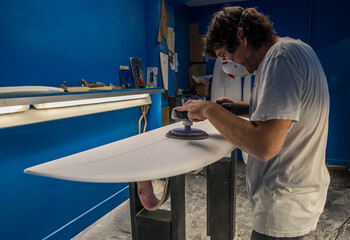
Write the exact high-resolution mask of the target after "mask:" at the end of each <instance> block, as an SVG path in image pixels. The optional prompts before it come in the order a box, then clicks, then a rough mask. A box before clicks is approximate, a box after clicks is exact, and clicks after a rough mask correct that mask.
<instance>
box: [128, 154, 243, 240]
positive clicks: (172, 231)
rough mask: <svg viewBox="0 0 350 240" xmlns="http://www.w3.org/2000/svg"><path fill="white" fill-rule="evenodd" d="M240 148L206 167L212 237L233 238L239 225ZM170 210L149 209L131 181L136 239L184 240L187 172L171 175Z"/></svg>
mask: <svg viewBox="0 0 350 240" xmlns="http://www.w3.org/2000/svg"><path fill="white" fill-rule="evenodd" d="M236 163H237V149H235V150H234V151H232V153H231V157H230V158H229V157H226V158H222V159H221V160H219V161H217V162H215V163H213V164H211V165H209V166H208V167H207V235H208V236H210V237H211V240H227V239H230V240H231V239H233V238H234V236H235V224H236V207H235V206H236ZM169 184H170V198H171V210H170V211H168V210H163V209H158V210H156V211H152V212H151V211H147V210H146V209H144V208H143V206H142V204H141V201H140V199H139V197H138V194H137V183H136V182H133V183H129V193H130V214H131V230H132V239H133V240H185V239H186V228H185V174H182V175H178V176H175V177H171V178H170V179H169Z"/></svg>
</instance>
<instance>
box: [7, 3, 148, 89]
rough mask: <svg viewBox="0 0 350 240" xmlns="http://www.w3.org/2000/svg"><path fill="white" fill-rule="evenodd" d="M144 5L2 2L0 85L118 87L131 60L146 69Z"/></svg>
mask: <svg viewBox="0 0 350 240" xmlns="http://www.w3.org/2000/svg"><path fill="white" fill-rule="evenodd" d="M145 6H146V5H145V2H144V1H141V0H134V1H128V2H127V3H125V2H123V1H113V0H105V1H103V2H101V1H97V0H89V1H84V0H77V1H69V0H62V1H44V0H33V1H23V0H14V1H0V19H1V21H0V31H1V38H0V52H1V55H0V73H1V81H0V86H22V85H41V86H56V87H59V86H60V85H61V83H62V82H63V81H67V85H68V86H79V85H81V82H80V80H81V79H82V78H85V79H86V80H87V81H88V82H97V81H100V82H104V83H105V84H109V83H113V84H114V85H119V65H129V64H130V63H129V62H130V60H129V58H130V57H138V58H141V59H142V63H143V67H145V66H147V57H146V54H147V52H146V42H145V40H144V39H145V36H146V24H145V21H144V20H145V11H144V9H145Z"/></svg>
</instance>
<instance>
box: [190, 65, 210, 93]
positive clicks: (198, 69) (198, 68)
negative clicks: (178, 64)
mask: <svg viewBox="0 0 350 240" xmlns="http://www.w3.org/2000/svg"><path fill="white" fill-rule="evenodd" d="M205 71H206V63H205V62H204V63H196V64H192V65H191V66H190V68H189V69H188V77H189V83H190V88H191V89H193V88H195V87H196V82H195V81H194V80H193V79H192V76H193V75H194V76H195V77H199V76H204V75H205Z"/></svg>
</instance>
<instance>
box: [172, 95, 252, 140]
mask: <svg viewBox="0 0 350 240" xmlns="http://www.w3.org/2000/svg"><path fill="white" fill-rule="evenodd" d="M220 105H221V106H222V107H224V108H225V109H226V110H228V111H230V112H232V113H234V114H236V115H238V116H241V115H248V114H249V105H245V104H240V103H227V102H225V103H221V104H220ZM171 118H172V119H174V120H175V121H182V122H183V124H184V127H183V128H174V129H172V130H170V131H169V132H167V134H166V135H165V136H167V137H169V138H177V139H184V140H198V139H206V138H208V137H209V135H208V134H207V133H206V132H205V131H203V130H201V129H198V128H192V127H191V126H192V124H193V123H192V122H191V121H190V120H189V119H188V115H187V111H183V112H180V111H178V110H176V108H174V109H173V111H172V112H171Z"/></svg>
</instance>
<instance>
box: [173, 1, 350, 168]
mask: <svg viewBox="0 0 350 240" xmlns="http://www.w3.org/2000/svg"><path fill="white" fill-rule="evenodd" d="M349 4H350V3H349V2H348V1H342V0H336V1H335V2H332V4H330V3H329V1H325V0H308V1H304V0H296V1H295V0H293V1H274V0H263V1H240V2H238V3H232V4H226V5H232V6H237V5H238V6H241V7H244V8H247V7H257V8H258V10H259V11H261V12H262V13H264V14H266V15H269V16H270V20H271V21H272V22H273V23H274V28H275V30H276V32H277V35H279V36H282V37H283V36H289V37H292V38H296V39H301V40H302V41H304V42H306V43H308V44H310V45H311V46H312V47H313V48H314V49H315V51H316V53H317V54H318V56H319V58H320V61H321V62H322V65H323V67H324V70H325V72H326V74H327V76H328V81H329V91H330V97H331V110H330V126H329V137H328V146H327V163H328V164H330V165H342V166H347V167H348V166H349V159H350V148H349V147H348V146H347V142H348V139H349V137H350V127H349V126H348V125H347V124H344V123H343V122H344V119H347V117H349V114H350V113H349V111H345V110H344V109H349V107H350V100H349V94H350V91H349V89H350V83H349V81H348V80H349V74H348V72H347V69H348V67H347V60H348V59H349V53H350V40H349V36H350V29H349V28H346V27H344V26H345V25H344V23H345V22H348V19H347V17H346V16H347V12H348V11H349V10H350V6H349ZM223 6H224V5H222V4H218V5H210V6H203V7H191V8H189V7H187V6H178V7H176V8H175V16H176V17H175V31H177V32H179V31H180V30H179V28H183V26H184V25H185V24H184V22H186V21H187V23H188V24H191V23H198V24H199V34H206V32H207V26H208V25H209V23H210V20H211V18H212V16H213V14H214V13H215V12H216V11H219V10H221V9H222V7H223ZM339 6H341V7H339ZM176 44H178V45H185V44H187V45H188V44H189V37H187V39H186V38H177V43H176ZM180 55H186V56H188V57H187V58H184V57H183V58H182V59H181V61H182V62H180V68H179V72H178V73H177V75H178V76H181V79H182V81H183V79H188V66H189V65H190V60H189V51H188V50H187V49H185V48H184V49H179V56H180ZM213 68H214V60H209V61H208V62H207V74H212V72H213ZM186 81H188V80H186ZM186 81H184V84H183V85H185V84H187V82H186ZM179 84H182V83H179ZM187 86H188V85H187Z"/></svg>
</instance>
